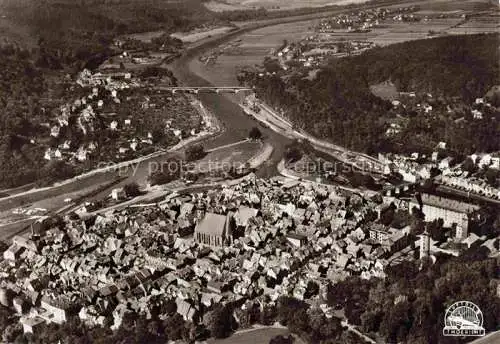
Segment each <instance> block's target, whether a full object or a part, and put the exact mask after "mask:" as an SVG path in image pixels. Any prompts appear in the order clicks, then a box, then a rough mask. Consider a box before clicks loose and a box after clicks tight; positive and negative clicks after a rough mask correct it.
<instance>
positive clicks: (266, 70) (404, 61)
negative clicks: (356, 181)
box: [239, 34, 500, 153]
mask: <svg viewBox="0 0 500 344" xmlns="http://www.w3.org/2000/svg"><path fill="white" fill-rule="evenodd" d="M498 37H499V35H498V34H481V35H467V36H449V37H440V38H435V39H426V40H419V41H412V42H405V43H400V44H395V45H391V46H387V47H378V48H374V49H371V50H369V51H367V52H365V53H363V54H360V55H357V56H349V57H345V58H340V59H339V58H333V59H331V60H330V61H328V63H327V64H326V65H325V66H323V67H321V69H320V71H319V72H318V73H317V74H316V77H315V78H313V79H312V80H311V79H310V78H306V77H304V74H306V75H307V72H306V73H304V71H301V70H293V71H292V72H290V71H284V70H278V71H277V70H276V63H273V61H272V60H270V59H268V60H267V61H265V62H264V65H263V67H262V69H260V70H246V71H243V72H242V73H241V74H240V75H239V80H240V82H241V83H245V84H247V85H251V86H256V93H257V96H258V97H259V98H260V99H262V100H264V101H265V102H266V103H268V104H269V105H271V106H272V107H274V108H275V109H278V110H281V111H282V112H283V114H284V116H286V117H288V119H290V120H291V121H292V122H293V123H294V125H295V126H296V127H297V128H299V129H302V130H305V131H307V132H309V133H311V134H313V135H315V136H317V137H319V138H323V139H328V140H331V141H332V142H334V143H337V144H340V145H343V146H346V147H348V148H351V149H355V150H359V151H364V152H368V153H376V152H379V151H384V150H391V151H394V150H405V149H408V150H411V149H419V150H428V149H432V148H433V146H435V144H436V143H437V142H439V141H446V142H448V144H449V147H450V149H451V150H454V151H457V152H462V153H466V152H474V151H477V150H479V151H494V150H498V149H500V135H499V133H500V122H499V120H500V112H499V111H498V108H495V107H494V106H495V105H496V106H497V105H498V104H493V105H494V106H493V107H490V108H488V109H485V110H484V114H485V115H483V118H482V119H479V120H474V121H472V115H471V110H472V108H471V104H472V102H474V101H475V99H476V98H481V97H483V96H484V95H485V94H486V93H487V92H488V91H489V90H490V89H491V88H492V87H493V86H494V85H498V84H500V69H499V55H498V49H497V47H498ZM278 67H279V66H278ZM278 69H279V68H278ZM273 72H275V73H273ZM386 81H389V82H392V83H393V84H394V85H395V86H396V88H397V90H398V91H399V92H415V93H416V95H417V96H416V97H415V98H413V99H412V100H411V101H412V102H413V103H412V104H411V105H412V106H407V107H404V106H400V107H397V108H395V107H394V106H393V104H391V102H390V101H388V100H384V99H382V98H379V97H377V96H375V95H374V94H373V93H372V91H371V89H370V86H372V85H375V84H379V83H382V82H386ZM419 101H420V102H421V103H422V104H423V103H424V101H425V102H427V103H429V104H430V105H432V107H433V112H432V115H431V116H426V115H425V114H423V111H420V110H418V108H417V103H418V102H419ZM450 107H451V108H452V111H450ZM396 118H399V119H400V121H402V122H404V125H403V128H402V130H401V132H399V133H398V134H397V135H395V136H394V137H387V135H385V133H386V130H387V129H388V128H389V125H390V123H391V121H394V120H395V119H396Z"/></svg>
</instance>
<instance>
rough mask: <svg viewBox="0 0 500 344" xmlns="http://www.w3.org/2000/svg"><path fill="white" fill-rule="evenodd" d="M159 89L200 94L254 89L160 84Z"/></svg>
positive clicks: (250, 89)
mask: <svg viewBox="0 0 500 344" xmlns="http://www.w3.org/2000/svg"><path fill="white" fill-rule="evenodd" d="M155 88H156V89H157V90H161V91H168V92H172V93H177V92H184V93H195V94H198V93H200V92H205V93H217V94H220V93H239V92H244V91H252V90H253V89H252V88H249V87H240V86H219V87H217V86H175V87H173V86H158V87H155Z"/></svg>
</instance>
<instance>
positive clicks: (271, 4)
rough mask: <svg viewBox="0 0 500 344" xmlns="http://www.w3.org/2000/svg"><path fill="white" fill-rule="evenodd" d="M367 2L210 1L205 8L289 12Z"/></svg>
mask: <svg viewBox="0 0 500 344" xmlns="http://www.w3.org/2000/svg"><path fill="white" fill-rule="evenodd" d="M366 1H367V0H212V1H210V2H207V3H205V6H206V7H207V8H208V9H209V10H212V11H215V12H222V11H235V10H249V9H257V8H265V9H266V10H275V11H276V10H290V9H295V8H304V7H322V6H331V5H345V4H354V3H363V2H366Z"/></svg>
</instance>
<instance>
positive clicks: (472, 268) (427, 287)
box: [328, 252, 500, 344]
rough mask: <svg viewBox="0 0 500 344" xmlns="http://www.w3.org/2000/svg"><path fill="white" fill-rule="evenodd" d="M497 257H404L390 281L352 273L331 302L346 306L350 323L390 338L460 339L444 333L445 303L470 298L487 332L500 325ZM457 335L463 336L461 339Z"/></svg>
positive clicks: (413, 340)
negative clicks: (420, 259) (425, 259)
mask: <svg viewBox="0 0 500 344" xmlns="http://www.w3.org/2000/svg"><path fill="white" fill-rule="evenodd" d="M498 269H499V265H498V260H495V259H487V258H486V257H485V256H484V255H482V254H480V253H479V252H475V253H474V254H472V255H470V256H464V257H461V258H451V259H447V258H445V257H440V258H438V263H437V264H434V265H433V264H430V263H429V264H424V266H423V267H422V266H419V263H418V262H405V263H402V264H400V265H395V266H392V267H389V268H388V270H387V273H388V278H387V279H385V280H376V279H371V280H362V279H360V278H359V277H355V276H352V277H349V278H348V279H346V280H345V281H343V282H340V283H338V284H336V285H334V286H331V288H330V289H329V291H328V297H329V302H330V304H331V305H332V306H336V307H343V308H344V310H345V314H346V316H347V318H348V319H349V323H351V324H355V325H359V326H361V329H362V331H363V332H365V333H368V334H370V333H371V334H372V335H373V334H375V333H377V334H378V335H379V336H381V337H382V338H383V342H386V343H415V344H417V343H418V344H420V343H422V344H426V343H457V342H458V343H461V342H464V340H463V339H461V340H460V339H457V338H454V337H444V336H442V329H443V327H444V316H445V312H446V308H447V307H449V306H450V305H451V304H453V303H454V302H457V301H460V300H468V301H470V302H473V303H475V304H476V305H478V307H479V308H480V309H481V311H482V313H483V327H484V328H485V329H486V332H487V333H488V332H491V331H495V330H498V328H499V326H500V299H499V298H498V296H497V283H496V282H495V280H494V279H495V278H498ZM457 340H458V341H457Z"/></svg>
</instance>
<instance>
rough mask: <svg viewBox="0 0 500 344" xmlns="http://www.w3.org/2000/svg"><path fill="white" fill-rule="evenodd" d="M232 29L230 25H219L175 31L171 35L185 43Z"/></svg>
mask: <svg viewBox="0 0 500 344" xmlns="http://www.w3.org/2000/svg"><path fill="white" fill-rule="evenodd" d="M232 29H233V27H231V26H220V27H215V28H212V29H210V30H196V31H191V32H176V33H173V34H172V35H171V36H172V37H175V38H178V39H180V40H181V41H183V42H185V43H193V42H196V41H199V40H202V39H204V38H207V37H211V36H215V35H220V34H223V33H226V32H229V31H231V30H232Z"/></svg>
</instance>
